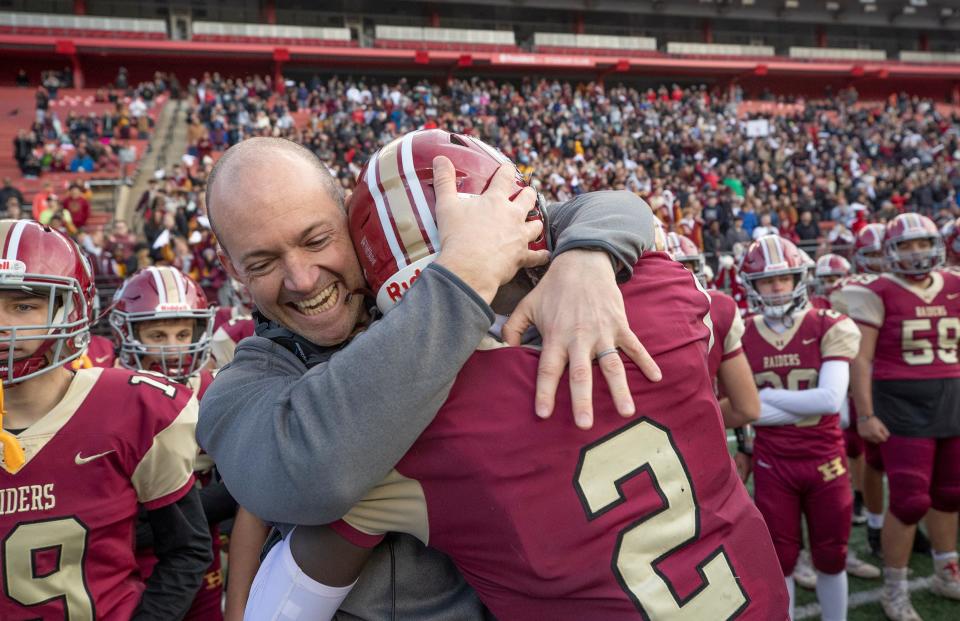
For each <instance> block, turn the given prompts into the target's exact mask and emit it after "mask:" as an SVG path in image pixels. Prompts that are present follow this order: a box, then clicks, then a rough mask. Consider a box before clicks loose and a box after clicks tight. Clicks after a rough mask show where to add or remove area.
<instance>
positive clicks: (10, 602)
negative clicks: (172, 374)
mask: <svg viewBox="0 0 960 621" xmlns="http://www.w3.org/2000/svg"><path fill="white" fill-rule="evenodd" d="M14 390H16V389H14ZM196 422H197V401H196V398H195V397H193V395H192V394H191V393H190V391H189V390H188V389H187V388H186V387H180V386H176V385H172V384H170V383H169V382H167V381H166V380H165V379H163V378H161V377H159V376H157V375H153V374H143V373H134V372H132V371H128V370H127V369H101V368H93V369H83V370H80V371H78V372H77V373H76V375H75V376H74V378H73V380H72V382H71V384H70V387H69V389H68V390H67V393H66V395H65V396H64V398H63V399H62V400H61V401H60V403H58V404H57V405H56V406H54V408H53V409H52V410H51V411H50V412H49V413H48V414H47V415H46V416H44V417H43V418H41V419H40V420H38V421H37V422H35V423H34V424H33V425H31V426H30V427H29V428H27V429H26V430H24V431H23V432H22V433H20V434H19V436H18V438H19V440H20V443H21V445H22V446H23V448H24V451H25V453H26V458H27V461H26V463H25V464H24V465H23V467H22V468H20V470H18V471H17V472H16V473H15V474H10V473H8V472H6V471H5V470H0V541H2V548H0V556H2V559H3V575H2V582H3V593H2V595H0V619H3V621H26V620H28V619H29V620H33V619H44V620H45V621H46V620H51V619H56V620H58V621H59V620H64V621H93V620H94V619H98V620H101V619H102V620H105V621H127V620H128V619H130V617H131V615H132V614H133V612H134V610H135V609H136V607H137V605H138V604H139V602H140V597H141V594H142V593H143V588H144V587H143V582H142V580H141V577H140V574H139V572H138V570H137V566H136V563H135V561H134V551H133V547H134V526H135V521H136V517H137V505H138V503H142V504H143V505H145V506H146V507H147V509H154V508H158V507H162V506H166V505H168V504H171V503H173V502H176V501H177V500H179V499H180V498H181V497H183V496H184V495H185V494H186V493H187V492H188V491H189V490H190V488H191V487H192V485H193V461H194V458H195V456H196V452H197V446H196V442H195V441H194V439H193V435H194V430H195V428H196Z"/></svg>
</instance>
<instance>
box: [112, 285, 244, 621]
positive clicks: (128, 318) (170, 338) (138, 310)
mask: <svg viewBox="0 0 960 621" xmlns="http://www.w3.org/2000/svg"><path fill="white" fill-rule="evenodd" d="M213 315H214V311H213V309H212V308H210V307H209V306H208V304H207V298H206V295H205V294H204V293H203V289H201V288H200V287H199V286H198V285H197V283H196V282H195V281H194V280H193V279H192V278H190V277H189V276H188V275H186V274H184V273H183V272H181V271H180V270H178V269H177V268H175V267H169V266H159V267H147V268H144V269H142V270H140V271H138V272H137V273H136V274H134V275H133V276H131V277H130V278H128V279H127V280H126V281H125V282H124V284H123V287H121V288H120V289H119V290H118V291H117V293H116V296H115V297H114V304H113V309H112V310H111V312H110V324H111V326H112V327H113V329H114V336H115V338H116V339H117V340H118V342H119V343H120V362H121V364H122V365H123V366H125V367H127V368H130V369H143V370H149V371H153V372H155V373H159V374H161V375H163V376H165V377H166V378H167V379H169V380H172V381H175V382H178V383H181V384H185V385H187V386H188V387H189V388H190V390H192V391H193V392H194V394H196V395H197V399H198V400H199V399H201V398H203V393H204V392H206V389H207V387H208V386H209V385H210V383H211V382H212V381H213V375H212V374H211V373H210V371H208V370H207V369H206V368H205V366H206V363H207V361H208V359H209V357H210V343H211V340H210V334H211V332H212V329H213ZM194 472H195V474H196V476H197V479H198V480H199V481H200V483H201V485H202V486H203V489H202V491H201V496H202V499H203V501H204V511H205V512H206V513H207V520H208V522H210V535H211V538H212V552H213V562H212V563H211V564H210V566H209V567H208V568H207V570H206V572H205V573H204V576H203V584H202V585H201V587H200V591H199V592H198V593H197V596H196V599H195V600H194V602H193V605H192V606H191V607H190V611H189V613H188V614H187V616H186V617H185V619H187V620H188V621H217V620H218V619H221V618H222V613H221V599H222V597H223V572H222V569H221V566H220V531H219V528H218V523H219V522H220V521H222V520H223V519H226V518H228V517H232V510H233V509H232V508H233V507H234V506H235V503H233V502H232V499H230V498H229V494H227V493H226V488H225V486H224V485H223V483H222V482H218V481H216V477H215V475H214V472H213V461H212V460H211V459H210V458H209V457H208V456H207V455H206V454H205V453H200V454H199V455H198V457H197V460H196V463H195V464H194ZM224 495H225V496H226V505H227V508H226V511H225V512H224V511H223V510H221V509H220V505H221V504H222V503H212V502H211V501H210V500H211V498H214V497H217V498H222V497H223V496H224ZM214 504H216V505H217V510H216V513H217V514H218V515H217V516H211V513H213V512H214V511H213V510H212V507H213V505H214ZM224 513H226V515H223V514H224ZM138 548H139V549H138V551H137V561H138V563H139V565H140V568H141V571H142V572H143V573H144V575H149V574H150V572H151V571H152V568H153V564H154V563H155V561H156V557H155V549H154V547H153V546H151V545H149V541H147V542H146V543H144V542H140V543H139V544H138Z"/></svg>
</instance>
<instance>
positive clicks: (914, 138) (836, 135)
mask: <svg viewBox="0 0 960 621" xmlns="http://www.w3.org/2000/svg"><path fill="white" fill-rule="evenodd" d="M269 87H270V82H269V79H267V78H259V77H252V78H247V79H245V80H232V79H224V78H221V77H220V76H218V75H217V74H212V75H208V76H205V77H204V79H202V80H200V81H195V82H193V83H191V85H190V93H191V95H192V96H193V97H194V100H195V102H196V107H195V110H194V114H193V115H192V116H191V125H190V128H189V145H190V147H189V155H190V156H191V157H195V158H197V160H198V162H199V165H200V166H201V167H203V166H209V164H210V163H211V161H212V159H211V158H210V157H209V156H210V155H211V154H212V153H213V152H214V151H220V150H222V149H225V148H227V147H229V146H230V145H232V144H235V143H236V142H238V141H239V140H242V139H243V138H244V137H248V136H255V135H273V136H283V137H287V138H290V139H292V140H296V141H298V142H301V143H303V144H305V145H307V146H308V147H310V149H311V150H313V151H314V152H315V153H316V154H317V156H318V157H320V159H321V160H323V161H324V162H326V163H327V165H328V166H329V167H330V168H331V169H332V170H333V171H334V173H335V174H336V175H337V176H338V178H340V180H341V182H342V184H343V185H344V187H345V188H349V187H350V186H351V185H352V183H353V180H354V179H355V178H356V176H357V173H358V172H359V170H360V166H362V164H363V163H364V162H365V161H366V159H367V157H369V155H370V154H371V153H372V152H373V151H375V150H376V149H377V148H379V147H380V146H381V145H383V144H384V143H386V142H387V141H389V140H390V139H392V138H394V137H396V136H398V135H400V134H403V133H405V132H407V131H410V130H413V129H417V128H422V127H426V128H429V127H438V126H439V127H442V128H445V129H448V130H451V131H456V132H462V133H465V134H472V135H475V136H477V137H479V138H481V139H482V140H484V141H486V142H488V143H490V144H494V145H496V146H498V147H499V148H500V149H501V150H502V151H503V152H504V153H505V154H506V155H507V156H509V157H510V158H512V159H513V160H514V161H516V162H517V163H518V165H519V166H520V169H521V171H522V172H523V173H524V174H526V175H530V176H531V177H532V178H533V182H534V184H535V185H537V186H538V187H539V188H540V190H541V191H542V192H543V193H544V194H545V195H546V196H547V197H548V198H550V199H553V200H560V201H562V200H565V199H568V198H570V197H572V196H574V195H576V194H579V193H581V192H586V191H592V190H599V189H629V190H633V191H635V192H637V193H639V194H640V195H641V196H643V197H644V198H646V199H647V201H648V203H649V204H650V205H651V207H653V208H654V210H656V211H657V213H658V215H660V217H661V218H662V219H663V220H664V221H665V222H666V223H667V224H668V225H670V226H671V228H673V229H675V230H677V231H678V232H682V233H684V234H686V235H688V236H690V237H691V238H693V239H694V240H696V241H697V242H698V243H699V244H701V246H702V247H703V248H704V249H705V250H707V251H708V252H709V253H716V252H721V251H730V250H731V249H732V248H733V245H734V243H736V242H738V241H747V240H749V239H751V238H754V237H756V236H759V235H760V234H761V233H762V232H774V231H776V232H780V233H781V234H782V235H784V236H785V237H787V238H790V239H792V240H795V241H800V242H807V243H808V244H809V243H810V242H813V240H816V239H818V238H820V237H821V227H820V223H821V222H828V221H832V222H835V223H837V224H838V225H842V227H843V228H842V229H841V228H839V226H838V227H837V228H836V229H835V230H833V231H830V232H829V235H828V236H827V237H828V239H829V241H830V242H834V243H844V242H846V241H849V240H850V239H851V238H850V234H849V231H850V230H852V231H854V232H855V231H856V230H858V229H859V228H860V227H862V226H864V225H865V224H866V223H867V222H868V221H870V220H875V219H881V220H882V219H888V218H889V217H890V216H892V215H895V214H896V213H899V212H900V211H904V210H910V211H919V212H920V213H924V214H926V215H929V216H931V217H933V218H934V219H937V220H939V221H941V223H945V222H946V221H947V220H948V218H949V214H951V213H953V214H954V216H955V215H956V212H957V209H958V207H957V205H958V203H957V198H958V195H960V192H958V190H960V169H958V165H957V161H958V160H960V143H958V140H960V138H958V133H960V118H957V117H956V116H955V115H954V116H952V117H947V116H944V115H942V114H941V113H939V112H938V111H937V110H936V108H935V106H934V103H933V102H932V101H930V100H924V99H919V98H916V97H908V96H905V95H899V96H891V97H890V98H889V100H887V101H886V102H884V103H882V104H876V105H873V104H864V105H860V104H858V102H857V95H856V91H855V90H853V89H849V90H846V91H843V92H841V93H837V95H836V96H835V97H830V98H828V99H823V100H817V101H808V102H803V100H798V101H799V103H801V105H800V106H797V107H795V108H794V109H788V110H793V111H788V113H786V114H777V115H773V116H771V115H763V116H760V115H756V114H754V115H748V116H746V117H743V116H742V115H739V116H738V114H737V107H738V103H739V101H740V99H741V95H740V94H739V93H738V92H737V91H736V90H734V92H733V93H732V94H728V93H723V92H719V93H718V92H712V91H708V90H707V89H706V87H704V86H699V87H687V88H681V87H679V86H677V85H673V86H672V87H669V88H668V87H666V86H662V87H660V88H659V89H657V90H654V89H647V90H637V89H633V88H627V87H624V86H614V87H611V88H606V89H605V88H604V87H603V86H601V85H600V84H598V83H588V84H574V83H571V82H560V81H551V80H532V79H528V80H524V81H522V82H521V83H508V82H497V81H493V80H483V79H479V78H472V79H455V80H451V81H450V82H449V83H448V84H446V85H445V86H440V85H437V84H432V83H430V82H427V81H420V82H414V81H408V80H405V79H402V80H400V81H398V82H394V83H386V82H372V81H363V80H358V81H354V80H346V81H345V80H342V79H339V78H333V79H331V80H329V81H326V82H322V81H319V80H313V81H312V82H310V83H309V84H307V83H303V82H300V83H290V82H288V83H287V89H286V93H285V95H284V96H274V95H273V94H272V93H271V90H270V88H269ZM754 117H755V118H756V119H757V120H760V121H761V122H760V123H758V124H750V123H749V121H750V120H752V119H754ZM764 120H765V121H766V122H764ZM748 125H749V126H750V127H749V128H748ZM748 129H749V130H750V131H748Z"/></svg>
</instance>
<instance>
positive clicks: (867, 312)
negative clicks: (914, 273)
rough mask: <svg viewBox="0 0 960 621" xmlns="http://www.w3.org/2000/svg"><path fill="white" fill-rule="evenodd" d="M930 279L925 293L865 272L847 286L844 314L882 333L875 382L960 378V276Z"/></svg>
mask: <svg viewBox="0 0 960 621" xmlns="http://www.w3.org/2000/svg"><path fill="white" fill-rule="evenodd" d="M931 277H932V279H933V283H932V284H931V285H930V286H929V287H927V288H926V289H923V288H921V287H919V286H918V285H917V284H916V283H913V282H911V281H908V280H904V279H903V278H900V277H898V276H895V275H893V274H882V275H880V276H873V275H868V274H863V275H859V276H857V277H854V278H851V279H850V281H849V282H848V283H847V284H846V286H844V288H843V292H842V294H841V295H842V297H843V300H844V304H845V306H846V312H847V313H848V314H849V315H850V317H852V318H853V319H854V320H856V321H857V323H862V324H865V325H868V326H871V327H874V328H877V329H878V330H879V335H878V338H877V348H876V351H875V353H874V358H873V378H874V379H878V380H913V379H941V378H951V377H960V362H958V360H957V342H958V341H960V275H957V274H955V273H953V272H949V271H935V272H933V273H932V274H931Z"/></svg>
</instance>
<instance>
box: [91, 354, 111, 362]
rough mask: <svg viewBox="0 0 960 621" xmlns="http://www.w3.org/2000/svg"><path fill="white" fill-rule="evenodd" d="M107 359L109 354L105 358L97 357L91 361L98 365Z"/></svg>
mask: <svg viewBox="0 0 960 621" xmlns="http://www.w3.org/2000/svg"><path fill="white" fill-rule="evenodd" d="M109 357H110V354H107V355H106V356H97V357H96V358H94V359H93V361H94V362H96V363H97V364H100V363H101V362H104V361H105V360H106V359H107V358H109Z"/></svg>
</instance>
